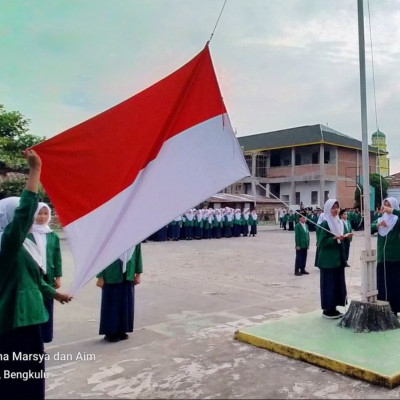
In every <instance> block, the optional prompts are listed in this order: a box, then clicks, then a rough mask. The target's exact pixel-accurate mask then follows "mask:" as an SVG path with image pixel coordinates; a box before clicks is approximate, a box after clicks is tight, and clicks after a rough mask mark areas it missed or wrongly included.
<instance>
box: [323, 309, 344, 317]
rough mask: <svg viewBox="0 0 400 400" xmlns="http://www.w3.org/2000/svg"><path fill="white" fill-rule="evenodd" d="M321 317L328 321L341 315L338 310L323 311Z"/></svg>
mask: <svg viewBox="0 0 400 400" xmlns="http://www.w3.org/2000/svg"><path fill="white" fill-rule="evenodd" d="M322 316H323V317H325V318H328V319H337V318H341V317H343V314H342V313H341V312H340V311H338V310H324V311H323V312H322Z"/></svg>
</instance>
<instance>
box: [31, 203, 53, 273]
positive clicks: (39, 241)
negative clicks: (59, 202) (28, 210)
mask: <svg viewBox="0 0 400 400" xmlns="http://www.w3.org/2000/svg"><path fill="white" fill-rule="evenodd" d="M42 208H47V210H48V211H49V218H48V219H47V221H46V222H45V223H44V224H41V225H40V224H37V223H36V217H37V216H38V215H39V212H40V210H41V209H42ZM33 218H34V220H33V225H32V227H31V229H30V231H29V232H31V233H32V235H33V237H34V239H35V243H36V245H37V247H38V248H39V251H40V254H41V256H42V265H39V266H40V268H41V269H42V270H43V272H44V274H47V234H48V233H50V232H52V229H51V228H50V226H49V223H50V221H51V209H50V207H49V206H48V205H47V204H46V203H41V202H40V203H39V204H38V207H37V209H36V212H35V215H34V217H33Z"/></svg>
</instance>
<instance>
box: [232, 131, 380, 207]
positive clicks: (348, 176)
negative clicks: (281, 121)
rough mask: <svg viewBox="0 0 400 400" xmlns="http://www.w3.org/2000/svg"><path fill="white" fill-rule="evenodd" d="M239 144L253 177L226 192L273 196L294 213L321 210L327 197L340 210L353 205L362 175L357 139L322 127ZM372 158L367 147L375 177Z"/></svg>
mask: <svg viewBox="0 0 400 400" xmlns="http://www.w3.org/2000/svg"><path fill="white" fill-rule="evenodd" d="M238 140H239V143H240V145H241V146H242V150H243V153H244V156H245V158H246V161H247V163H248V166H249V169H250V172H251V174H252V177H249V178H245V179H243V180H241V181H239V182H236V183H235V184H234V185H233V186H232V187H230V188H228V191H229V192H231V193H238V192H241V193H245V194H250V195H253V196H256V197H257V198H260V197H272V198H275V196H276V197H277V198H280V199H281V200H282V201H284V202H285V203H287V204H288V205H289V206H290V207H292V208H295V209H297V208H299V207H300V204H302V205H303V206H304V207H313V208H316V207H320V208H323V205H324V203H325V201H326V200H327V199H328V198H336V199H338V200H339V201H340V205H341V207H353V206H354V193H355V189H356V187H357V186H358V184H359V182H360V177H361V176H362V142H361V141H360V140H357V139H354V138H352V137H350V136H347V135H344V134H343V133H340V132H338V131H336V130H334V129H332V128H330V127H328V126H325V125H321V124H317V125H307V126H301V127H296V128H290V129H283V130H279V131H273V132H265V133H259V134H256V135H249V136H243V137H239V138H238ZM380 153H382V151H381V152H380ZM377 155H378V149H376V148H374V147H371V146H369V168H370V171H369V172H370V173H375V172H377V171H376V170H377V168H376V166H377ZM257 182H258V183H260V185H261V186H260V185H258V184H257ZM264 188H265V189H264Z"/></svg>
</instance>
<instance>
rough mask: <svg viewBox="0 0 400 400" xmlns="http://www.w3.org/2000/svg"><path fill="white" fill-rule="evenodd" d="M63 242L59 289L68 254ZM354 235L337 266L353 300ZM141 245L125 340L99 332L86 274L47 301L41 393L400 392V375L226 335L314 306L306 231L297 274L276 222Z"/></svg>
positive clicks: (368, 395) (359, 239) (69, 264)
mask: <svg viewBox="0 0 400 400" xmlns="http://www.w3.org/2000/svg"><path fill="white" fill-rule="evenodd" d="M60 235H61V237H63V235H62V233H61V234H60ZM61 242H62V249H63V268H64V275H65V277H64V278H63V281H62V284H63V286H62V289H64V291H67V290H68V287H69V283H70V282H71V280H72V275H73V260H72V257H71V254H70V252H69V249H68V246H67V243H66V241H65V240H62V241H61ZM372 244H373V247H376V238H373V239H372ZM363 246H364V238H363V233H362V232H356V234H355V237H354V239H353V242H352V246H351V249H350V258H349V264H350V265H351V268H348V269H346V273H347V278H346V281H347V287H348V292H349V298H350V299H354V300H359V299H360V296H359V293H360V261H359V258H360V252H361V250H362V249H363ZM142 252H143V262H144V273H143V275H142V283H141V284H140V285H139V286H137V287H136V307H135V313H136V315H135V330H134V332H133V333H132V334H130V337H129V339H128V340H126V341H121V342H118V343H106V342H104V340H103V338H102V336H100V335H98V327H99V308H100V289H99V288H97V287H96V286H95V280H93V281H92V282H90V283H89V284H87V285H86V286H85V287H84V288H83V289H82V290H81V291H80V292H79V293H78V294H77V295H76V296H75V298H74V300H73V302H71V303H70V304H67V305H61V304H59V303H57V304H56V305H55V326H54V329H55V332H54V336H55V339H54V341H53V342H52V343H49V344H48V345H47V346H46V349H47V352H48V354H49V358H50V359H49V360H48V361H47V363H46V370H47V372H48V374H49V377H48V378H47V380H46V397H47V398H49V399H61V398H62V399H81V398H90V399H111V398H120V399H124V398H125V399H156V398H170V399H172V398H173V399H227V398H229V399H234V398H243V399H249V398H251V399H272V398H273V399H297V398H303V399H321V398H332V399H333V398H334V399H375V398H380V399H390V398H399V397H400V387H397V388H394V389H387V388H385V387H380V386H374V385H371V384H369V383H366V382H364V381H360V380H358V379H354V378H350V377H348V376H345V375H341V374H339V373H335V372H332V371H329V370H326V369H323V368H321V367H317V366H313V365H310V364H307V363H305V362H302V361H297V360H294V359H291V358H288V357H285V356H281V355H279V354H276V353H272V352H269V351H268V350H262V349H259V348H256V347H253V346H251V345H248V344H245V343H242V342H239V341H236V340H234V339H233V336H234V332H235V331H236V330H238V329H243V328H245V327H249V326H253V325H256V324H259V323H262V322H264V321H267V320H274V319H279V318H285V317H288V316H292V315H297V314H303V313H308V312H311V311H315V310H318V309H319V308H320V304H319V270H318V269H317V268H315V267H314V266H313V265H314V257H315V233H311V245H310V250H309V255H308V262H307V265H308V266H307V269H308V271H309V272H310V275H304V276H294V257H295V250H294V233H293V232H288V231H283V230H280V229H279V227H277V226H275V225H274V226H259V233H258V235H257V236H256V237H254V238H253V237H241V238H231V239H220V240H218V239H211V240H201V241H196V240H192V241H179V242H147V243H144V244H143V245H142ZM308 334H309V335H310V336H311V337H312V335H313V332H312V330H311V331H310V332H308ZM354 335H361V334H354ZM362 335H368V334H362ZM399 336H400V332H399ZM399 359H400V356H399ZM399 361H400V360H399Z"/></svg>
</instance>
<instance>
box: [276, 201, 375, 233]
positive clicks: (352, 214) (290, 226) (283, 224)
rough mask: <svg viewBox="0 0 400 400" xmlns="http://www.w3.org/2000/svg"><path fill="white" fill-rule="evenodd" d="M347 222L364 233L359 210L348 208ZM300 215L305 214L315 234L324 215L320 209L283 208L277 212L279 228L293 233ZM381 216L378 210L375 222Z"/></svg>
mask: <svg viewBox="0 0 400 400" xmlns="http://www.w3.org/2000/svg"><path fill="white" fill-rule="evenodd" d="M346 212H347V220H348V222H349V224H350V227H351V229H352V230H353V231H362V230H363V229H364V223H363V222H364V221H363V218H362V214H361V213H360V210H359V209H358V208H347V209H346ZM299 213H300V214H304V216H305V217H306V224H307V225H308V228H309V230H310V232H315V230H316V225H317V223H318V219H319V218H320V215H321V214H322V213H323V210H321V209H320V208H316V209H315V210H313V209H312V207H307V208H301V209H299V210H296V211H293V210H286V209H285V208H283V207H281V208H279V209H278V210H277V218H278V221H279V226H280V228H282V229H283V230H288V231H293V230H294V226H295V225H296V224H297V223H298V222H299ZM380 216H381V214H380V212H379V210H376V211H375V213H374V219H373V220H374V221H375V220H376V219H377V218H379V217H380Z"/></svg>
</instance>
